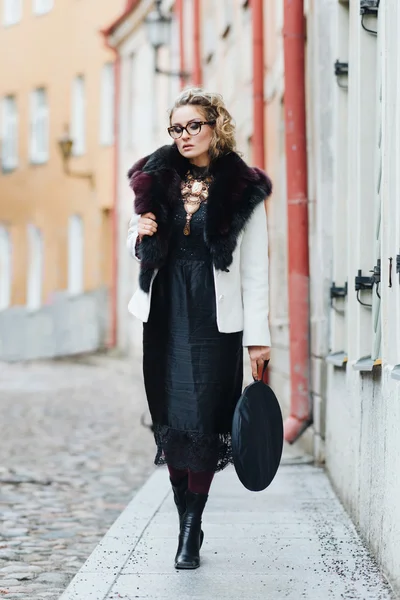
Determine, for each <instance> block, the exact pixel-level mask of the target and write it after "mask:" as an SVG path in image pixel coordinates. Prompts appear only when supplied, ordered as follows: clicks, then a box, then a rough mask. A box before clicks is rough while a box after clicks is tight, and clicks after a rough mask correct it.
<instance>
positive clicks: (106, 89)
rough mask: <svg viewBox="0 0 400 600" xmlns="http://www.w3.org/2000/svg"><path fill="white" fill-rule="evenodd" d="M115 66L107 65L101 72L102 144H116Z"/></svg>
mask: <svg viewBox="0 0 400 600" xmlns="http://www.w3.org/2000/svg"><path fill="white" fill-rule="evenodd" d="M114 76H115V75H114V64H113V63H107V64H105V65H104V66H103V69H102V72H101V105H100V144H102V145H103V146H110V145H111V144H113V143H114V92H115V87H114Z"/></svg>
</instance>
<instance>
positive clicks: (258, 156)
mask: <svg viewBox="0 0 400 600" xmlns="http://www.w3.org/2000/svg"><path fill="white" fill-rule="evenodd" d="M250 6H251V11H252V30H253V31H252V33H253V138H252V146H253V157H252V162H253V164H254V166H256V167H259V168H260V169H263V170H265V103H264V0H252V1H251V5H250ZM265 210H267V203H266V202H265ZM268 380H269V376H268V370H266V371H265V373H264V379H263V381H264V382H265V383H268Z"/></svg>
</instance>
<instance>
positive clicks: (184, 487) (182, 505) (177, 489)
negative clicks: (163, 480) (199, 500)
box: [170, 475, 189, 528]
mask: <svg viewBox="0 0 400 600" xmlns="http://www.w3.org/2000/svg"><path fill="white" fill-rule="evenodd" d="M170 481H171V478H170ZM188 481H189V477H188V475H186V477H184V478H183V479H182V481H180V482H179V483H178V485H174V484H173V483H172V481H171V486H172V491H173V492H174V500H175V504H176V508H177V509H178V516H179V528H181V526H182V519H183V515H184V514H185V512H186V492H187V491H188Z"/></svg>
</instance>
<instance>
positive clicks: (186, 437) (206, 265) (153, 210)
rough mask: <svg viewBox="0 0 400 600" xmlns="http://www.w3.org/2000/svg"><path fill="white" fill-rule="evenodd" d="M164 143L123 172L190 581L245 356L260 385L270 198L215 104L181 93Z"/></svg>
mask: <svg viewBox="0 0 400 600" xmlns="http://www.w3.org/2000/svg"><path fill="white" fill-rule="evenodd" d="M168 132H169V134H170V136H171V137H172V139H173V140H174V142H173V144H172V145H171V146H164V147H162V148H160V149H158V150H156V151H155V152H154V153H153V154H151V155H150V156H147V157H146V158H144V159H142V160H140V161H138V162H137V163H136V164H135V165H134V166H133V167H132V169H131V170H130V171H129V178H130V184H131V187H132V189H133V191H134V192H135V202H134V212H135V215H134V216H133V217H132V219H131V222H130V227H129V233H128V247H129V249H130V251H131V253H132V255H133V256H135V257H136V258H138V259H139V260H140V263H141V266H140V275H139V288H138V290H137V291H136V293H135V294H134V296H133V298H132V300H131V302H130V304H129V310H130V312H132V313H133V314H134V315H135V316H137V317H138V318H139V319H141V320H142V321H143V322H144V326H143V371H144V381H145V388H146V394H147V399H148V403H149V408H150V412H151V416H152V421H153V430H154V435H155V440H156V444H157V448H158V452H157V456H156V459H155V463H156V464H165V463H166V464H167V466H168V469H169V474H170V480H171V484H172V489H173V492H174V499H175V503H176V506H177V509H178V515H179V520H180V535H179V545H178V552H177V555H176V558H175V567H176V568H177V569H195V568H197V567H199V565H200V557H199V551H200V546H201V544H202V541H203V532H202V531H201V519H202V513H203V510H204V507H205V504H206V501H207V498H208V492H209V489H210V486H211V482H212V479H213V477H214V473H215V472H216V471H219V470H221V469H223V468H224V467H225V466H226V465H227V464H229V463H231V462H232V449H231V438H230V433H231V423H232V417H233V412H234V409H235V406H236V403H237V401H238V399H239V396H240V394H241V391H242V379H243V346H244V347H247V348H248V351H249V355H250V360H251V366H252V372H253V376H254V377H255V378H258V373H259V370H260V367H261V366H262V365H263V364H264V361H265V360H267V359H269V356H270V334H269V327H268V242H267V223H266V216H265V207H264V199H265V198H266V197H267V196H269V195H270V193H271V187H272V186H271V182H270V180H269V179H268V177H267V176H266V175H265V174H264V173H263V172H262V171H260V170H259V169H252V168H250V167H248V166H247V165H246V164H245V163H244V162H243V160H242V159H241V158H240V157H239V156H238V154H236V153H235V129H234V125H233V122H232V117H231V115H230V114H229V112H228V111H227V109H226V108H225V105H224V102H223V99H222V97H221V96H220V95H218V94H211V93H206V92H204V91H203V90H201V89H189V90H187V91H184V92H183V93H182V94H181V95H180V96H179V97H178V98H177V100H176V102H175V104H174V107H173V109H172V111H171V113H170V126H169V128H168Z"/></svg>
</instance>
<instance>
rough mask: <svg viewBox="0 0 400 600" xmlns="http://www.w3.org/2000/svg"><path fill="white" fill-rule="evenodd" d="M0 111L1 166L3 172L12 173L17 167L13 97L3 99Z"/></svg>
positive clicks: (16, 114) (16, 130)
mask: <svg viewBox="0 0 400 600" xmlns="http://www.w3.org/2000/svg"><path fill="white" fill-rule="evenodd" d="M1 109H2V110H1V133H0V137H1V166H2V169H3V171H12V170H13V169H16V167H17V165H18V113H17V103H16V100H15V97H14V96H6V97H5V98H3V102H2V107H1Z"/></svg>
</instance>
